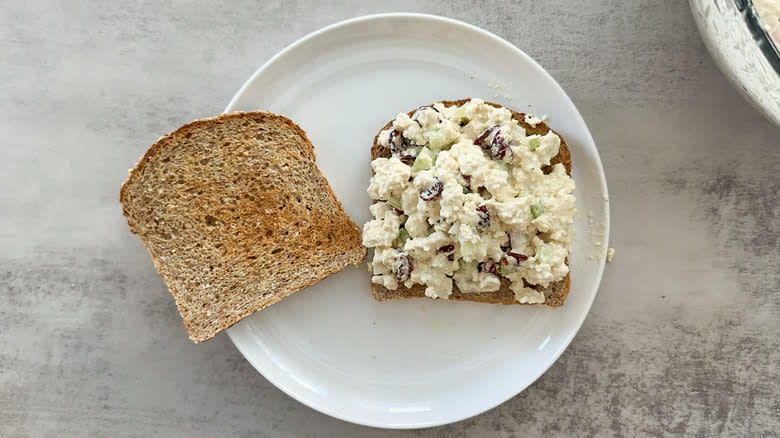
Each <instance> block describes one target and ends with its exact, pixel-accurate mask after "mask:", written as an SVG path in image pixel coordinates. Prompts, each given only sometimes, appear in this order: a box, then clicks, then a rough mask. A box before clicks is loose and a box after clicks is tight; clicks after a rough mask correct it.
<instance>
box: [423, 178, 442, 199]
mask: <svg viewBox="0 0 780 438" xmlns="http://www.w3.org/2000/svg"><path fill="white" fill-rule="evenodd" d="M433 180H434V182H433V184H432V185H431V186H430V187H427V188H425V189H423V191H422V192H420V199H422V200H423V201H433V200H434V199H436V198H438V197H439V196H441V192H443V191H444V184H442V182H441V181H439V178H434V179H433Z"/></svg>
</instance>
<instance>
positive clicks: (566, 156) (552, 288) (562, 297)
mask: <svg viewBox="0 0 780 438" xmlns="http://www.w3.org/2000/svg"><path fill="white" fill-rule="evenodd" d="M469 100H471V98H466V99H460V100H441V101H438V102H435V103H439V102H441V103H443V104H444V106H445V107H449V106H460V105H463V104H464V103H466V102H468V101H469ZM485 103H486V104H488V105H491V106H494V107H496V108H500V107H501V106H502V105H499V104H497V103H493V102H485ZM509 110H510V111H511V112H512V118H513V119H514V120H517V122H518V124H520V125H521V126H522V127H523V128H525V130H526V133H528V134H538V135H545V134H547V132H549V131H553V130H552V129H551V128H550V127H549V126H547V124H546V123H544V122H540V123H538V124H536V126H531V125H529V124H528V123H526V121H525V113H519V112H517V111H514V110H512V109H509ZM415 111H416V109H414V110H412V111H409V113H408V114H409V116H410V117H411V116H412V115H413V114H414V112H415ZM392 125H393V120H390V121H389V122H387V123H386V124H385V126H383V127H382V128H381V129H380V130H379V131H378V132H377V134H376V135H375V136H374V143H373V145H372V146H371V160H374V159H376V158H380V157H384V158H389V157H390V156H391V154H390V150H389V149H388V148H386V147H383V146H382V145H380V144H379V134H380V133H381V132H382V131H384V130H385V129H388V128H390V127H391V126H392ZM553 132H555V131H553ZM555 133H556V134H557V135H558V137H560V138H561V146H560V149H559V151H558V155H556V156H555V157H553V158H552V159H551V160H550V165H549V166H545V167H544V168H542V171H544V172H545V173H549V172H550V171H552V166H554V165H555V164H557V163H561V164H563V166H564V168H566V173H567V174H568V175H569V176H571V153H570V151H569V147H568V146H567V145H566V141H565V140H564V139H563V137H562V136H561V135H560V134H558V133H557V132H555ZM568 264H569V259H568V258H567V259H566V265H567V266H568ZM526 286H527V287H532V288H534V289H536V290H538V291H539V292H541V293H543V294H544V303H543V304H545V305H547V306H549V307H559V306H561V305H563V303H564V302H565V301H566V298H567V297H568V295H569V291H570V289H571V278H570V275H569V274H566V277H564V278H563V279H562V280H561V281H558V282H556V283H553V284H550V285H549V286H548V287H546V288H542V287H540V286H535V285H529V284H527V283H526ZM371 292H372V294H373V296H374V298H375V299H377V300H379V301H385V300H392V299H397V298H421V297H425V285H421V284H415V285H413V286H412V287H411V288H406V287H403V286H399V287H398V289H396V290H391V289H388V288H386V287H384V286H383V285H380V284H375V283H371ZM449 299H451V300H455V301H475V302H479V303H490V304H507V305H508V304H529V303H520V302H518V301H517V300H516V299H515V294H514V292H512V290H511V289H510V288H509V281H508V280H506V279H504V278H502V279H501V288H500V289H499V290H498V291H495V292H462V291H460V289H458V286H457V285H456V284H454V283H453V285H452V294H451V295H450V296H449ZM529 305H530V304H529Z"/></svg>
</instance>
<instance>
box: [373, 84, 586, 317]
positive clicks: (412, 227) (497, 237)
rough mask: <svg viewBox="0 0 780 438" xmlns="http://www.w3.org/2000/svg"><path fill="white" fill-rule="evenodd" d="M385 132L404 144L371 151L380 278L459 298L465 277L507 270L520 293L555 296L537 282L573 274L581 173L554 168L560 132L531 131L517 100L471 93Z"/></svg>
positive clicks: (494, 279) (498, 276) (475, 285)
mask: <svg viewBox="0 0 780 438" xmlns="http://www.w3.org/2000/svg"><path fill="white" fill-rule="evenodd" d="M525 121H526V123H528V124H529V125H532V126H535V125H536V124H538V123H540V122H541V120H539V119H537V118H535V117H532V116H526V119H525ZM378 142H379V143H380V144H381V145H382V146H384V147H386V148H388V149H389V150H390V152H391V154H392V156H391V157H390V158H377V159H375V160H373V161H372V162H371V167H372V168H373V170H374V176H373V177H372V178H371V182H370V184H369V187H368V194H369V195H371V197H372V198H373V199H374V200H376V202H375V203H374V204H373V205H372V206H371V214H372V215H373V220H371V221H369V222H367V223H366V224H365V226H364V229H363V245H365V246H367V247H373V248H374V258H373V261H372V262H371V263H370V268H371V269H372V271H373V277H372V279H371V281H372V282H373V283H376V284H381V285H383V286H384V287H386V288H388V289H391V290H395V289H397V288H398V287H400V286H403V287H407V288H409V287H412V286H413V285H414V284H421V285H425V286H426V288H425V294H426V295H427V296H429V297H432V298H443V299H447V298H448V297H449V295H450V294H451V293H452V289H453V282H454V284H455V285H457V287H458V289H459V290H460V291H462V292H494V291H498V290H499V289H500V287H501V281H502V279H506V281H508V282H509V283H508V284H509V286H510V288H511V290H512V291H513V292H514V294H515V297H516V299H517V300H518V301H519V302H521V303H543V302H544V295H543V294H542V293H541V292H538V291H537V290H535V289H533V288H532V287H528V285H539V286H541V287H546V286H548V285H549V284H551V283H554V282H557V281H559V280H561V279H563V278H564V277H565V276H566V275H567V274H568V272H569V267H568V266H567V265H566V257H567V256H568V255H569V226H570V225H571V223H572V222H573V218H574V213H575V199H574V195H573V192H574V180H572V179H571V177H569V176H568V175H567V174H566V169H565V168H564V166H563V165H562V164H560V163H558V164H555V165H554V166H553V167H552V171H551V172H549V173H548V174H545V173H544V172H543V171H542V168H543V167H545V166H548V165H549V164H550V159H551V158H553V157H554V156H556V155H558V148H559V147H560V144H561V139H560V137H558V136H557V135H556V134H555V133H554V132H552V131H549V132H548V133H547V134H545V135H541V136H540V135H526V131H525V129H524V128H523V127H522V126H521V125H519V124H518V123H517V121H516V120H513V119H512V113H511V111H510V110H509V109H507V108H503V107H501V108H496V107H493V106H491V105H488V104H486V103H484V102H483V101H482V100H480V99H471V100H470V101H468V102H467V103H465V104H463V105H462V106H450V107H445V106H444V105H443V104H442V103H436V104H434V105H432V106H426V107H420V108H419V109H418V110H417V111H416V112H415V113H414V115H412V116H411V117H410V116H409V115H408V114H399V115H398V117H396V119H395V120H394V121H393V126H392V127H391V128H389V129H385V130H383V131H382V132H380V134H379V137H378Z"/></svg>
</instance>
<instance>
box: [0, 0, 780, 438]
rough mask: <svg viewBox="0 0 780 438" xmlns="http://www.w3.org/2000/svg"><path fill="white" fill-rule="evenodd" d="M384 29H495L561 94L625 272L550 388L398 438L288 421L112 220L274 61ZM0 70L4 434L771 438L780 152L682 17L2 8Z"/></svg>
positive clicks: (552, 373)
mask: <svg viewBox="0 0 780 438" xmlns="http://www.w3.org/2000/svg"><path fill="white" fill-rule="evenodd" d="M574 4H576V6H574V7H572V5H574ZM391 10H406V11H414V12H427V13H433V14H440V15H445V16H448V17H452V18H457V19H461V20H465V21H468V22H471V23H473V24H475V25H477V26H480V27H483V28H485V29H488V30H490V31H492V32H495V33H496V34H498V35H499V36H501V37H503V38H506V39H507V40H509V41H511V42H512V43H514V44H516V45H517V46H518V47H520V48H521V49H523V50H524V51H526V52H527V53H528V54H529V55H531V56H532V57H533V58H535V59H536V60H537V61H539V63H540V64H541V65H542V66H543V67H545V68H546V69H547V70H548V71H549V72H550V73H551V74H552V75H553V77H555V78H556V79H557V80H558V81H559V83H560V84H561V85H562V86H563V88H564V89H565V90H566V91H567V92H568V93H569V95H570V96H571V97H572V99H573V100H574V102H575V104H576V105H577V106H578V107H579V109H580V111H581V113H582V114H583V116H584V118H585V120H586V122H587V123H588V125H589V126H590V129H591V131H592V132H593V135H594V137H595V140H596V143H597V145H598V147H599V150H600V153H601V157H602V159H603V163H604V168H605V170H606V174H607V179H608V183H609V187H610V189H611V190H610V191H611V208H612V224H613V225H612V236H611V246H613V247H614V248H615V249H616V250H617V254H616V256H615V260H614V261H613V262H612V263H611V264H609V265H607V269H606V272H605V274H604V278H603V281H602V285H601V288H600V291H599V294H598V296H597V298H596V301H595V303H594V305H593V308H592V310H591V313H590V315H589V316H588V318H587V320H586V321H585V324H584V326H583V327H582V330H581V331H580V333H579V334H578V335H577V337H576V338H575V339H574V341H573V343H572V344H571V346H570V347H569V349H568V350H567V351H566V352H565V353H564V354H563V356H562V357H561V358H560V360H559V361H558V362H557V363H556V364H555V365H554V366H553V367H552V368H551V369H550V370H549V371H548V372H547V373H546V374H545V375H544V376H543V377H542V378H540V379H539V380H538V381H537V382H536V383H534V384H533V385H532V386H531V387H530V388H528V389H527V390H526V391H524V392H523V393H521V394H520V395H518V396H516V397H514V398H512V399H511V400H509V401H508V402H506V403H504V404H503V405H501V406H499V407H497V408H495V409H493V410H491V411H489V412H487V413H484V414H482V415H479V416H477V417H474V418H471V419H468V420H465V421H462V422H459V423H455V424H452V425H448V426H443V427H438V428H432V429H426V430H417V431H411V432H400V431H389V430H380V429H371V428H367V427H362V426H356V425H353V424H349V423H345V422H342V421H339V420H335V419H333V418H330V417H328V416H325V415H323V414H320V413H318V412H316V411H313V410H311V409H309V408H307V407H305V406H303V405H301V404H300V403H298V402H296V401H295V400H293V399H291V398H290V397H288V396H287V395H285V394H284V393H282V392H281V391H279V390H278V389H276V388H275V387H274V386H273V385H271V384H270V383H269V382H267V381H266V380H265V379H264V378H263V377H262V376H261V375H260V374H258V373H257V372H256V371H255V370H254V368H252V366H251V365H250V364H249V363H248V362H246V361H245V360H244V359H243V357H242V356H241V355H240V354H239V353H238V351H237V350H236V349H235V348H234V347H233V345H232V344H231V342H230V340H229V339H228V338H227V336H225V335H221V336H218V337H217V338H216V339H214V340H212V341H210V342H207V343H205V344H201V345H194V344H193V343H191V342H190V341H189V340H188V339H187V335H186V333H185V332H184V330H183V328H182V324H181V321H180V318H179V316H178V313H177V311H176V307H175V305H174V303H173V300H172V298H171V296H170V294H169V293H168V291H167V289H166V288H165V285H164V284H163V282H162V280H161V279H160V277H159V276H158V275H157V274H156V272H155V270H154V267H153V266H152V263H151V261H150V260H149V258H148V257H147V254H146V252H145V250H144V249H143V247H142V245H141V243H140V241H139V239H138V238H137V237H135V236H133V235H131V234H130V233H129V232H128V230H127V225H126V222H125V220H124V218H123V217H122V215H121V211H120V207H119V204H118V201H117V198H118V189H119V186H120V184H121V183H122V181H123V180H124V178H125V177H126V170H127V169H128V167H130V166H131V165H132V164H133V163H135V161H136V160H137V159H138V157H139V156H140V155H141V154H142V153H143V152H144V151H145V150H146V149H147V148H148V147H149V145H151V144H152V143H153V142H154V141H155V140H156V139H157V138H158V137H159V136H160V135H162V134H164V133H166V132H168V131H170V130H171V129H173V128H175V127H177V126H179V125H181V124H183V123H185V122H188V121H190V120H192V119H195V118H200V117H204V116H209V115H213V114H217V113H219V112H220V111H222V109H223V108H224V107H225V105H226V103H227V102H228V100H229V99H230V97H231V96H232V95H233V94H234V92H235V91H236V90H237V89H238V87H239V86H240V85H241V84H242V83H243V82H244V80H245V79H246V78H248V77H249V75H250V74H252V73H253V72H254V71H255V70H256V69H257V67H259V66H260V65H261V64H262V63H263V62H265V61H266V60H267V59H269V58H270V57H271V56H272V55H274V54H275V53H276V52H277V51H279V50H280V49H282V48H284V47H285V46H286V45H288V44H289V43H291V42H293V41H294V40H296V39H297V38H299V37H301V36H303V35H305V34H307V33H309V32H311V31H314V30H316V29H318V28H320V27H322V26H325V25H328V24H331V23H334V22H336V21H339V20H342V19H345V18H349V17H355V16H358V15H363V14H367V13H375V12H385V11H391ZM0 60H2V62H0V120H1V121H0V138H1V139H2V141H0V187H2V189H1V190H0V435H1V436H11V437H15V436H52V437H65V436H112V437H119V436H128V437H129V436H138V437H151V436H160V437H169V436H193V437H199V436H203V437H207V436H274V437H279V436H281V437H284V436H295V437H297V436H333V437H343V436H355V437H358V436H359V437H363V436H367V437H380V436H397V435H403V434H411V435H414V436H425V437H428V436H430V437H450V436H486V435H498V436H515V435H517V436H536V435H540V434H543V435H545V436H578V435H598V436H609V435H615V436H645V435H657V436H660V435H687V436H713V435H730V436H737V435H752V436H757V435H760V436H777V435H776V434H779V433H780V367H778V363H780V337H779V336H778V333H780V290H779V289H780V276H779V275H778V272H780V242H779V241H778V235H779V230H780V217H778V216H779V215H780V195H778V190H779V189H780V177H779V176H778V175H780V141H778V139H779V138H780V129H778V128H777V127H775V126H772V125H771V124H770V123H769V122H768V121H767V120H765V119H764V118H763V117H762V116H761V115H760V114H759V113H758V112H757V111H755V110H754V109H753V108H752V107H751V106H750V105H749V104H748V103H746V101H745V100H744V99H743V98H742V97H741V96H740V95H739V94H738V93H737V91H735V90H734V88H732V87H731V85H730V84H729V83H728V82H727V81H726V79H725V78H724V76H723V75H722V74H721V73H720V72H719V71H718V69H717V68H716V66H715V64H714V63H713V61H712V60H711V58H710V56H709V55H708V53H707V51H706V50H705V48H704V45H703V43H702V41H701V39H700V37H699V35H698V33H697V31H696V28H695V26H694V23H693V20H692V17H691V13H690V11H689V9H688V4H687V2H685V1H682V0H676V1H663V2H661V1H653V0H641V1H622V0H606V1H605V0H585V1H582V2H569V1H566V0H550V1H544V2H538V1H517V2H515V1H502V2H497V3H490V2H474V1H473V0H468V1H463V0H457V1H454V2H451V1H443V0H438V1H436V0H431V1H410V0H409V1H408V0H399V1H397V2H395V3H391V2H378V1H376V2H368V1H351V0H347V1H338V2H319V3H316V2H301V1H269V2H255V1H246V0H240V1H231V2H213V1H201V0H194V1H179V2H152V1H145V2H100V1H71V2H56V1H49V2H46V1H23V2H11V1H6V2H3V7H2V13H0Z"/></svg>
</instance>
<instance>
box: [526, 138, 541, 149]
mask: <svg viewBox="0 0 780 438" xmlns="http://www.w3.org/2000/svg"><path fill="white" fill-rule="evenodd" d="M541 144H542V140H540V139H539V137H534V138H532V139H530V140H528V147H529V148H531V151H532V152H533V151H535V150H536V148H538V147H539V146H541Z"/></svg>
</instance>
